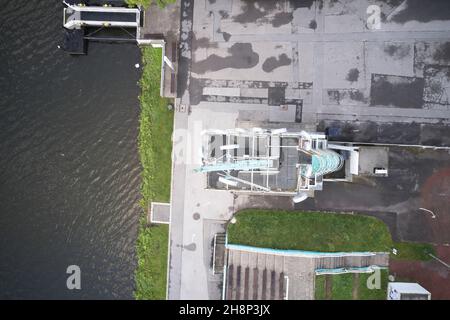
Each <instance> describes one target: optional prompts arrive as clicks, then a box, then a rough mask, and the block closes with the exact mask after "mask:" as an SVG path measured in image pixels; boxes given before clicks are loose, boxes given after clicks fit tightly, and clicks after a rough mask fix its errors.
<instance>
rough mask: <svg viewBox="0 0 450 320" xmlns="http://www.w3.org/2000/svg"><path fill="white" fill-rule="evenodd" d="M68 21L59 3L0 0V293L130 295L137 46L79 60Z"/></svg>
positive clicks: (100, 48)
mask: <svg viewBox="0 0 450 320" xmlns="http://www.w3.org/2000/svg"><path fill="white" fill-rule="evenodd" d="M61 24H62V6H61V1H59V0H0V298H44V299H47V298H50V299H53V298H63V299H71V298H74V299H77V298H93V299H104V298H132V293H133V290H134V281H133V272H134V269H135V250H134V242H135V239H136V234H137V227H138V218H139V214H140V208H139V203H138V202H139V197H140V196H139V185H140V177H139V176H140V166H139V158H138V153H137V134H138V116H139V104H138V100H137V96H138V94H139V92H138V87H137V86H136V82H137V81H138V79H139V75H140V74H139V71H138V70H136V69H135V67H134V64H135V63H137V62H139V59H140V54H139V50H138V48H137V47H136V46H135V45H131V44H130V45H125V44H120V45H108V44H91V45H90V47H89V55H88V56H87V57H79V58H72V57H69V56H68V55H66V54H65V53H64V52H61V51H60V50H58V49H57V45H58V44H59V43H60V40H61V31H62V29H61V28H62V27H61ZM71 264H75V265H78V266H80V268H81V290H80V291H76V292H74V291H69V290H68V289H67V288H66V277H67V275H66V268H67V266H68V265H71Z"/></svg>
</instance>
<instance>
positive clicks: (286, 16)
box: [271, 12, 294, 28]
mask: <svg viewBox="0 0 450 320" xmlns="http://www.w3.org/2000/svg"><path fill="white" fill-rule="evenodd" d="M293 19H294V15H293V14H292V12H280V13H277V14H276V15H275V16H274V18H273V19H272V21H271V23H272V25H273V26H274V27H275V28H278V27H281V26H283V25H285V24H289V23H291V22H292V20H293Z"/></svg>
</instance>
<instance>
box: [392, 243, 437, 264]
mask: <svg viewBox="0 0 450 320" xmlns="http://www.w3.org/2000/svg"><path fill="white" fill-rule="evenodd" d="M394 248H395V249H397V255H394V254H391V258H392V259H395V260H421V261H427V260H431V256H430V253H431V254H436V252H435V250H434V247H433V246H432V245H430V244H428V243H412V242H395V243H394Z"/></svg>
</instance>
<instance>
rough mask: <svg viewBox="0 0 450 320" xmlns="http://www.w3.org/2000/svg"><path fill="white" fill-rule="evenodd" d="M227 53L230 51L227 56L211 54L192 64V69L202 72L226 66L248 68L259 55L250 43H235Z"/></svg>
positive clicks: (254, 62)
mask: <svg viewBox="0 0 450 320" xmlns="http://www.w3.org/2000/svg"><path fill="white" fill-rule="evenodd" d="M228 53H230V56H228V57H221V56H218V55H216V54H212V55H210V56H209V57H208V58H206V59H205V60H202V61H199V62H197V63H195V64H193V66H192V71H193V72H195V73H198V74H204V73H206V72H208V71H218V70H222V69H226V68H233V69H250V68H253V67H254V66H256V65H257V64H258V62H259V55H258V54H257V53H256V52H254V51H253V47H252V45H251V43H235V44H233V45H232V46H231V47H230V48H229V49H228Z"/></svg>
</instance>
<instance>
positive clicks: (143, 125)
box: [135, 47, 173, 299]
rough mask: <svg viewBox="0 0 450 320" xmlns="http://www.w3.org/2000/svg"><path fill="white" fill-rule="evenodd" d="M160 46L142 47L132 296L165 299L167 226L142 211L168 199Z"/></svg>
mask: <svg viewBox="0 0 450 320" xmlns="http://www.w3.org/2000/svg"><path fill="white" fill-rule="evenodd" d="M161 54H162V52H161V49H155V48H152V47H145V48H143V49H142V60H143V66H144V67H143V68H144V69H143V74H142V78H141V81H140V86H141V89H142V92H141V96H140V101H141V115H140V128H139V154H140V159H141V164H142V185H141V193H142V201H141V205H142V207H143V209H144V210H143V211H144V213H143V217H142V218H141V220H140V227H139V235H138V239H137V243H136V246H137V249H136V251H137V257H138V266H137V269H136V273H135V280H136V291H135V298H136V299H165V298H166V275H167V254H168V235H169V229H168V226H166V225H162V226H151V227H149V226H147V223H146V217H145V215H146V212H147V208H148V205H149V203H151V202H152V201H159V202H169V201H170V177H171V167H172V161H171V152H172V141H171V137H172V131H173V112H172V111H169V110H168V109H167V105H168V104H169V103H170V100H168V99H164V98H161V97H160V94H159V93H160V90H159V86H160V76H161V59H162V57H161Z"/></svg>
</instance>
